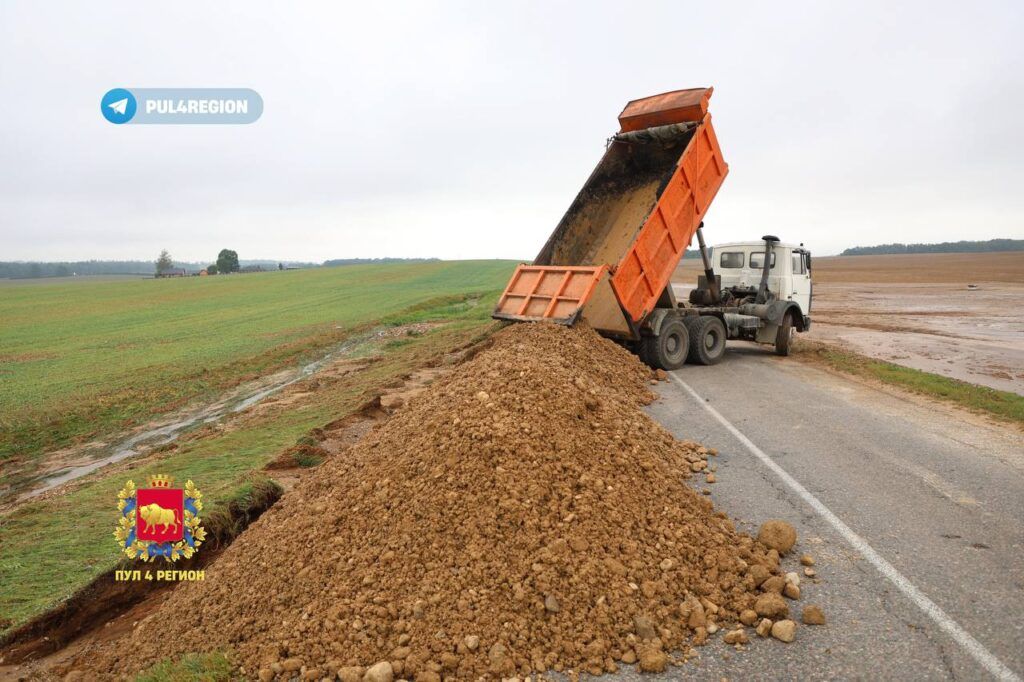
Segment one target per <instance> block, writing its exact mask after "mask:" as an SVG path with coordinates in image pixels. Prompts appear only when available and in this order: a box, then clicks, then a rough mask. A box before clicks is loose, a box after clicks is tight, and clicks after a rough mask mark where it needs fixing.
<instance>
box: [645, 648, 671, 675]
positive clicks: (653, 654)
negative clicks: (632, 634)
mask: <svg viewBox="0 0 1024 682" xmlns="http://www.w3.org/2000/svg"><path fill="white" fill-rule="evenodd" d="M639 660H640V670H642V671H643V672H645V673H660V672H665V668H666V666H668V654H666V653H665V652H664V651H662V650H661V649H656V648H654V647H653V646H643V647H640V658H639Z"/></svg>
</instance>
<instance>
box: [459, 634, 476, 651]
mask: <svg viewBox="0 0 1024 682" xmlns="http://www.w3.org/2000/svg"><path fill="white" fill-rule="evenodd" d="M462 643H463V644H465V645H466V648H467V649H469V650H470V651H476V650H477V647H479V646H480V638H479V637H477V636H476V635H466V638H465V639H463V640H462Z"/></svg>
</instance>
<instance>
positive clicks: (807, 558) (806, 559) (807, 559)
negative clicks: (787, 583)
mask: <svg viewBox="0 0 1024 682" xmlns="http://www.w3.org/2000/svg"><path fill="white" fill-rule="evenodd" d="M800 563H801V564H803V565H804V566H813V565H814V557H812V556H811V555H810V554H804V555H803V556H802V557H800Z"/></svg>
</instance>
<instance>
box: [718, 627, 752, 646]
mask: <svg viewBox="0 0 1024 682" xmlns="http://www.w3.org/2000/svg"><path fill="white" fill-rule="evenodd" d="M722 641H723V642H725V643H726V644H746V643H747V641H748V640H747V633H746V632H745V631H744V630H743V628H738V629H736V630H730V631H729V632H727V633H725V634H724V635H722Z"/></svg>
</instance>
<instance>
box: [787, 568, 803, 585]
mask: <svg viewBox="0 0 1024 682" xmlns="http://www.w3.org/2000/svg"><path fill="white" fill-rule="evenodd" d="M786 582H787V583H793V584H794V585H796V586H797V587H800V574H799V573H797V572H796V571H790V572H789V573H787V574H786Z"/></svg>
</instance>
